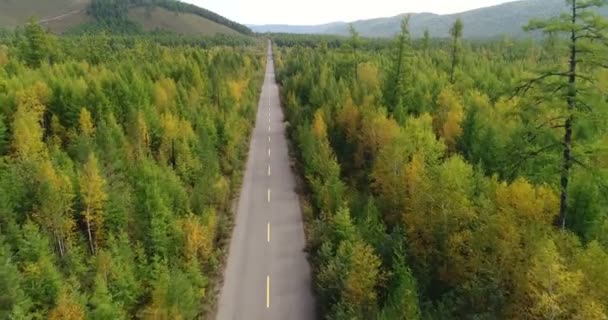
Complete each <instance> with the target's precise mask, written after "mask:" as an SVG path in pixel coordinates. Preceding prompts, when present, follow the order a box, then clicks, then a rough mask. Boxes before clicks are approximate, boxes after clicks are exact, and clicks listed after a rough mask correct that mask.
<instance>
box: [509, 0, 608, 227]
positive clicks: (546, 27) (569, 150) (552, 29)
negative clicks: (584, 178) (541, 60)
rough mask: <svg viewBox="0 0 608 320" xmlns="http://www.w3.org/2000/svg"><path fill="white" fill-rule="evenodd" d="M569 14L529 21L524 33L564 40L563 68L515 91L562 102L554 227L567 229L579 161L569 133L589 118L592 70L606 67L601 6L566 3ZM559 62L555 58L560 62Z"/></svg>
mask: <svg viewBox="0 0 608 320" xmlns="http://www.w3.org/2000/svg"><path fill="white" fill-rule="evenodd" d="M567 3H568V6H569V8H570V12H569V13H567V14H563V15H561V16H559V17H555V18H551V19H548V20H532V21H531V22H530V23H529V24H528V26H526V30H540V31H543V32H545V33H551V34H554V33H556V34H562V35H565V36H567V37H568V48H567V52H564V56H565V57H567V59H566V60H564V61H567V63H566V64H565V65H561V64H557V65H555V66H554V67H552V68H551V69H550V70H549V71H544V72H542V73H540V74H539V76H537V77H535V78H533V79H531V80H529V81H526V83H525V84H523V85H522V86H520V87H519V88H518V92H521V93H526V92H527V91H528V90H530V89H531V88H533V87H538V88H539V91H540V94H541V95H543V98H542V99H544V100H546V101H550V100H553V98H554V97H559V98H560V99H562V101H563V104H565V107H564V106H563V105H562V106H560V107H559V109H558V110H557V113H558V117H557V118H558V119H560V120H561V121H562V124H561V125H560V127H563V130H564V131H563V138H562V139H561V142H560V144H559V145H560V150H561V153H562V156H561V169H560V209H559V219H558V221H557V224H558V225H559V226H560V227H561V228H566V227H567V226H568V222H567V214H568V201H569V198H568V192H569V183H570V178H571V173H572V167H573V164H574V163H576V162H579V163H580V161H581V160H579V159H577V158H576V157H575V155H574V153H573V132H574V128H575V125H576V121H577V119H581V118H582V119H584V118H586V117H590V116H591V117H592V116H593V114H592V113H593V112H592V110H593V107H592V106H591V104H590V102H589V99H590V98H591V97H593V95H594V94H598V93H597V90H596V89H595V86H594V85H593V84H594V83H595V82H596V81H597V73H596V72H595V68H607V67H608V66H607V65H606V63H605V60H604V58H603V57H605V54H606V52H608V50H607V48H608V36H607V35H606V32H607V31H608V22H607V20H606V19H604V18H602V17H601V16H600V15H599V13H598V12H597V11H595V10H594V9H596V8H600V7H602V6H603V5H605V4H606V3H605V1H602V0H568V1H567ZM560 60H561V59H558V61H560Z"/></svg>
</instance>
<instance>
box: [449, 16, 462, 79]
mask: <svg viewBox="0 0 608 320" xmlns="http://www.w3.org/2000/svg"><path fill="white" fill-rule="evenodd" d="M463 29H464V24H463V23H462V20H461V19H460V18H458V19H456V21H455V22H454V24H453V25H452V28H451V29H450V35H451V36H452V54H451V55H452V57H451V59H452V67H451V68H450V82H451V83H454V81H456V79H455V78H454V76H455V72H456V67H457V66H458V61H459V59H460V55H461V51H462V43H461V40H460V39H461V38H462V31H463Z"/></svg>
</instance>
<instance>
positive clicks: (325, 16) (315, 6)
mask: <svg viewBox="0 0 608 320" xmlns="http://www.w3.org/2000/svg"><path fill="white" fill-rule="evenodd" d="M182 1H184V2H189V3H193V4H196V5H198V6H200V7H202V8H205V9H208V10H211V11H213V12H216V13H218V14H220V15H222V16H224V17H226V18H229V19H231V20H234V21H236V22H239V23H243V24H304V25H308V24H321V23H326V22H334V21H346V22H351V21H354V20H359V19H369V18H379V17H389V16H394V15H397V14H400V13H409V12H433V13H439V14H446V13H455V12H462V11H466V10H470V9H475V8H481V7H487V6H492V5H495V4H499V3H504V2H509V1H512V0H371V1H366V0H182Z"/></svg>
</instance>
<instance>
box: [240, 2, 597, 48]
mask: <svg viewBox="0 0 608 320" xmlns="http://www.w3.org/2000/svg"><path fill="white" fill-rule="evenodd" d="M565 8H566V1H565V0H523V1H515V2H508V3H504V4H500V5H497V6H492V7H486V8H480V9H475V10H471V11H466V12H461V13H457V14H449V15H438V14H433V13H412V14H410V15H411V19H410V31H411V32H412V35H413V36H414V37H421V36H422V35H423V33H424V30H425V29H426V28H428V30H429V32H430V34H431V36H433V37H447V36H448V35H449V30H450V27H451V25H452V24H453V23H454V21H455V20H456V19H457V18H458V17H460V18H462V20H463V22H464V25H465V28H464V37H466V38H469V39H483V38H493V37H498V36H501V35H509V36H512V37H523V36H525V32H524V31H523V30H522V27H523V26H525V25H526V24H527V23H528V21H530V20H531V19H533V18H547V17H552V16H555V15H558V14H559V13H561V12H563V11H564V10H565ZM601 13H602V14H604V15H606V16H608V8H603V9H602V11H601ZM405 15H407V14H401V15H397V16H394V17H388V18H378V19H370V20H360V21H354V22H353V25H354V26H355V28H356V29H357V31H359V33H360V34H361V35H362V36H365V37H392V36H393V35H395V34H396V33H397V32H398V31H399V26H400V22H401V19H402V18H403V16H405ZM249 27H250V28H251V29H252V30H254V31H256V32H260V33H264V32H273V33H300V34H301V33H308V34H333V35H347V34H348V23H346V22H334V23H329V24H323V25H314V26H290V25H261V26H260V25H258V26H249Z"/></svg>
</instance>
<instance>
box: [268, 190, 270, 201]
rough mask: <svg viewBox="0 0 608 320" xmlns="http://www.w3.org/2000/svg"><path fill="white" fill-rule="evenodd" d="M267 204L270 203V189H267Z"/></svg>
mask: <svg viewBox="0 0 608 320" xmlns="http://www.w3.org/2000/svg"><path fill="white" fill-rule="evenodd" d="M268 203H270V188H268Z"/></svg>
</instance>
